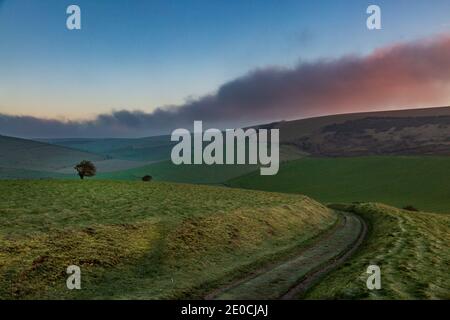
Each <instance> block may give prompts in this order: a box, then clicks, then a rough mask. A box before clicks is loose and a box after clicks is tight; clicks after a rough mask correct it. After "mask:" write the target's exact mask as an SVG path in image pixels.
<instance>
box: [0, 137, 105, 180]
mask: <svg viewBox="0 0 450 320" xmlns="http://www.w3.org/2000/svg"><path fill="white" fill-rule="evenodd" d="M0 150H1V153H0V167H2V168H15V169H26V170H36V171H56V170H59V169H62V168H65V167H72V166H73V165H75V164H76V163H78V162H79V161H81V160H84V159H87V160H92V161H101V160H104V159H105V157H103V156H100V155H97V154H94V153H88V152H83V151H79V150H75V149H71V148H66V147H61V146H55V145H52V144H48V143H43V142H38V141H32V140H26V139H19V138H13V137H6V136H0Z"/></svg>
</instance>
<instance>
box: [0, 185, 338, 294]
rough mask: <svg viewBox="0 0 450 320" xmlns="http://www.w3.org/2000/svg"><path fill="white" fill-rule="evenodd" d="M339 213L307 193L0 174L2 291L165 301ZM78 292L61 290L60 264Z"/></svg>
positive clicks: (255, 261) (222, 277)
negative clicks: (73, 272) (76, 273)
mask: <svg viewBox="0 0 450 320" xmlns="http://www.w3.org/2000/svg"><path fill="white" fill-rule="evenodd" d="M336 220H337V216H336V215H335V214H334V213H333V212H332V211H330V210H329V209H327V208H326V207H324V206H323V205H321V204H319V203H317V202H315V201H314V200H311V199H309V198H307V197H304V196H299V195H283V194H277V193H265V192H257V191H245V190H238V189H229V188H221V187H209V186H194V185H183V184H171V183H157V182H153V183H143V182H119V181H116V182H114V181H93V180H90V181H89V180H88V181H43V180H42V181H0V299H6V298H13V299H32V298H34V299H48V298H57V299H83V298H84V299H87V298H89V299H92V298H106V299H124V298H134V299H148V298H153V299H157V298H159V299H162V298H183V297H197V298H198V297H201V296H202V295H204V294H205V293H206V292H207V291H208V290H210V289H211V288H213V287H217V286H219V285H223V284H224V283H227V282H229V281H232V280H233V279H235V278H236V277H239V276H241V275H242V274H243V273H245V272H249V271H250V270H253V269H254V268H257V267H258V266H259V265H262V264H265V263H267V262H270V261H271V260H274V259H276V258H278V257H279V256H282V255H284V254H289V252H291V251H292V250H294V249H295V248H297V247H298V246H300V245H302V244H303V243H304V242H305V241H309V240H310V239H311V238H312V237H314V236H317V235H318V234H319V233H321V232H323V231H325V230H327V229H329V228H331V227H332V225H334V223H335V222H336ZM72 264H75V265H78V266H80V267H81V270H82V290H74V291H69V290H67V289H66V288H65V281H66V277H67V275H66V273H65V270H66V267H67V266H69V265H72Z"/></svg>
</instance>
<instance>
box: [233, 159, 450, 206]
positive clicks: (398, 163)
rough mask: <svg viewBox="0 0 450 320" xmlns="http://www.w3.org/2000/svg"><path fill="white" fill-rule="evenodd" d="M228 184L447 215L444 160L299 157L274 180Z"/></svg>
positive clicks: (449, 178) (449, 193)
mask: <svg viewBox="0 0 450 320" xmlns="http://www.w3.org/2000/svg"><path fill="white" fill-rule="evenodd" d="M229 184H230V185H231V186H233V187H239V188H246V189H255V190H265V191H275V192H288V193H300V194H305V195H307V196H309V197H311V198H313V199H316V200H318V201H320V202H322V203H343V202H348V203H350V202H354V201H359V202H382V203H386V204H389V205H393V206H396V207H404V206H406V205H412V206H414V207H416V208H418V209H419V210H422V211H431V212H443V213H450V157H360V158H304V159H301V160H296V161H291V162H287V163H284V164H282V165H281V167H280V171H279V172H278V174H277V175H276V176H260V175H259V173H257V172H256V173H250V174H248V175H245V176H243V177H239V178H236V179H233V180H231V181H230V182H229Z"/></svg>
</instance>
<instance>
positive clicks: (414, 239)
mask: <svg viewBox="0 0 450 320" xmlns="http://www.w3.org/2000/svg"><path fill="white" fill-rule="evenodd" d="M339 208H340V209H345V210H350V211H353V212H355V213H357V214H359V215H361V216H362V217H363V218H364V219H365V220H366V221H367V222H369V224H370V231H369V236H368V239H367V241H366V242H365V244H363V247H362V248H361V250H360V251H359V253H357V255H356V256H355V257H354V258H352V259H351V260H349V262H347V263H346V264H345V266H344V267H342V268H341V269H340V270H338V271H336V272H334V273H331V274H330V275H328V276H326V277H325V278H324V279H323V281H321V282H320V283H319V284H318V285H317V286H316V287H315V288H313V289H312V290H311V291H310V292H309V293H308V294H307V298H309V299H450V277H449V270H450V269H449V266H450V216H449V215H444V214H435V213H425V212H408V211H404V210H399V209H396V208H392V207H389V206H386V205H382V204H376V203H372V204H360V205H349V206H344V207H339ZM369 265H378V266H379V267H380V268H381V286H382V289H381V290H374V291H369V290H368V289H367V287H366V280H367V277H368V276H369V275H368V274H366V270H367V267H368V266H369Z"/></svg>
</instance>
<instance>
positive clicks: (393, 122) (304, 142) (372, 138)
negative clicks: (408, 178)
mask: <svg viewBox="0 0 450 320" xmlns="http://www.w3.org/2000/svg"><path fill="white" fill-rule="evenodd" d="M259 127H260V128H277V129H279V130H280V143H281V144H287V145H291V146H293V147H295V148H296V149H297V150H298V151H299V152H303V153H305V154H307V155H312V156H344V157H347V156H365V155H450V107H441V108H426V109H409V110H398V111H382V112H369V113H354V114H342V115H331V116H325V117H318V118H311V119H303V120H295V121H282V122H276V123H271V124H268V125H263V126H259Z"/></svg>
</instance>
